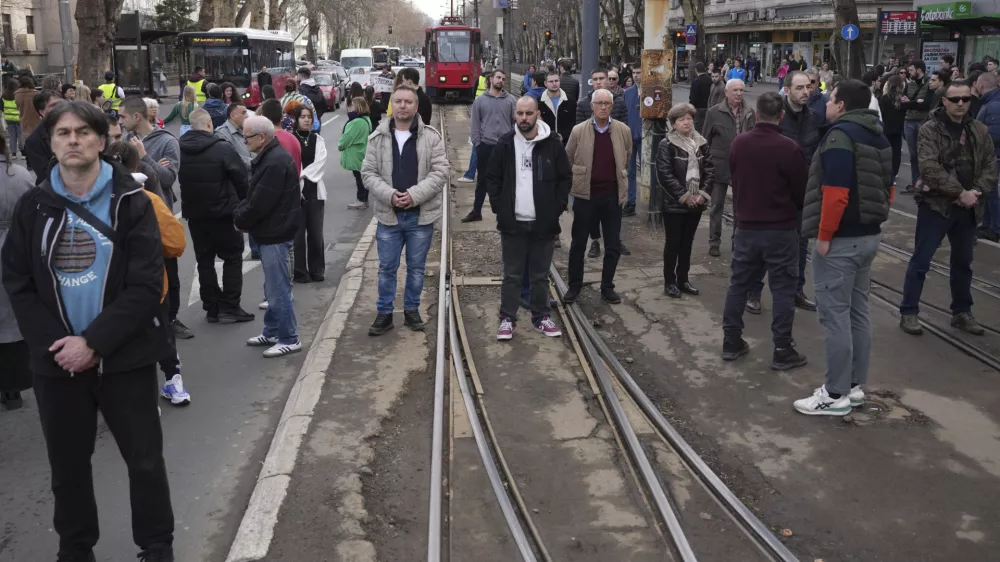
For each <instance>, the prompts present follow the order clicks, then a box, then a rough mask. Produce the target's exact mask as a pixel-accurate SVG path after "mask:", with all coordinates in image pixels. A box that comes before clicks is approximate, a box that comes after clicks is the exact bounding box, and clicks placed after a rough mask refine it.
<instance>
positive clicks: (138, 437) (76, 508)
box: [33, 364, 174, 560]
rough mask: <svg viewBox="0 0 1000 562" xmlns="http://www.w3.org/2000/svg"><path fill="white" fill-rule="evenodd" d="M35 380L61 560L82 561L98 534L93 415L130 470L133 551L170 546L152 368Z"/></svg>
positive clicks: (170, 526) (170, 523) (167, 490)
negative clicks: (102, 425)
mask: <svg viewBox="0 0 1000 562" xmlns="http://www.w3.org/2000/svg"><path fill="white" fill-rule="evenodd" d="M33 383H34V390H35V399H36V400H37V401H38V415H39V417H40V418H41V423H42V434H43V435H44V436H45V446H46V449H47V450H48V456H49V467H50V469H51V470H52V494H53V495H54V496H55V516H54V517H53V522H54V527H55V530H56V532H57V533H58V534H59V556H60V559H63V557H65V559H67V560H76V559H83V558H82V556H84V555H86V554H89V553H90V551H91V549H92V548H93V547H94V545H96V544H97V539H98V537H99V536H100V530H99V526H98V517H97V500H96V499H95V497H94V478H93V467H92V465H91V457H92V456H93V455H94V444H95V441H96V439H97V413H98V411H100V413H101V417H103V418H104V423H105V425H106V426H107V428H108V430H109V431H111V435H112V436H113V437H114V438H115V443H117V445H118V450H119V452H120V453H121V455H122V458H123V460H124V461H125V465H126V466H127V467H128V486H129V500H130V504H131V507H132V540H133V541H135V544H136V545H138V546H139V548H146V547H148V546H151V545H170V544H172V543H173V537H174V516H173V509H172V508H171V505H170V485H169V484H168V482H167V466H166V463H165V462H164V460H163V431H162V429H161V428H160V416H159V413H158V410H157V402H158V401H159V396H158V393H157V392H156V386H157V379H156V366H155V365H152V364H150V365H147V366H145V367H139V368H137V369H134V370H131V371H127V372H121V373H105V374H103V375H100V376H99V375H98V374H97V373H96V371H94V370H91V371H88V372H86V373H77V374H76V376H74V377H69V376H66V377H51V376H43V375H35V377H34V380H33ZM77 557H81V558H77Z"/></svg>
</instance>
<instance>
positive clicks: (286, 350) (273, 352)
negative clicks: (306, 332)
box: [264, 342, 302, 359]
mask: <svg viewBox="0 0 1000 562" xmlns="http://www.w3.org/2000/svg"><path fill="white" fill-rule="evenodd" d="M300 351H302V342H295V343H278V344H274V345H273V346H271V347H269V348H268V349H267V351H265V352H264V357H267V358H268V359H271V358H273V357H281V356H282V355H289V354H291V353H298V352H300Z"/></svg>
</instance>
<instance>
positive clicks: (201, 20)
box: [77, 0, 217, 31]
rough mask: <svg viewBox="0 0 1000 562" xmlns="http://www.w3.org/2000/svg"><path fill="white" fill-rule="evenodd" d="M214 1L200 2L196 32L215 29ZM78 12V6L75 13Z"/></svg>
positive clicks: (205, 0) (215, 2)
mask: <svg viewBox="0 0 1000 562" xmlns="http://www.w3.org/2000/svg"><path fill="white" fill-rule="evenodd" d="M216 4H217V1H216V0H201V9H200V10H198V31H208V30H209V29H212V28H213V27H215V12H216ZM79 11H80V8H79V5H78V6H77V12H79Z"/></svg>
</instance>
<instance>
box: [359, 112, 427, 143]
mask: <svg viewBox="0 0 1000 562" xmlns="http://www.w3.org/2000/svg"><path fill="white" fill-rule="evenodd" d="M395 123H396V122H395V120H393V119H392V117H391V116H390V117H389V118H388V119H382V120H381V121H379V123H378V127H377V128H376V129H375V131H374V132H372V136H371V137H369V138H374V137H375V136H378V135H385V136H389V135H391V134H392V129H391V128H390V127H389V126H390V125H395ZM413 123H414V125H416V127H417V130H416V133H417V136H420V135H421V134H423V131H424V121H423V120H422V119H421V118H420V116H419V115H416V116H414V118H413ZM411 127H412V126H411ZM411 130H412V128H411Z"/></svg>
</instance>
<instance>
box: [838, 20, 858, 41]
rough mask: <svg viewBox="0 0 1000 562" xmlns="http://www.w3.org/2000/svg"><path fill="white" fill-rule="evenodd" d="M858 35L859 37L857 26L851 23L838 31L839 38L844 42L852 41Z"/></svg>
mask: <svg viewBox="0 0 1000 562" xmlns="http://www.w3.org/2000/svg"><path fill="white" fill-rule="evenodd" d="M858 35H859V33H858V26H856V25H854V24H853V23H849V24H847V25H845V26H844V27H843V28H842V29H841V30H840V36H841V37H843V38H844V40H845V41H854V40H855V39H857V38H858Z"/></svg>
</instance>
